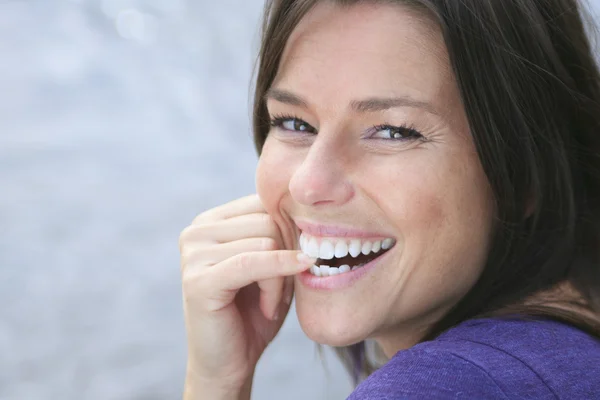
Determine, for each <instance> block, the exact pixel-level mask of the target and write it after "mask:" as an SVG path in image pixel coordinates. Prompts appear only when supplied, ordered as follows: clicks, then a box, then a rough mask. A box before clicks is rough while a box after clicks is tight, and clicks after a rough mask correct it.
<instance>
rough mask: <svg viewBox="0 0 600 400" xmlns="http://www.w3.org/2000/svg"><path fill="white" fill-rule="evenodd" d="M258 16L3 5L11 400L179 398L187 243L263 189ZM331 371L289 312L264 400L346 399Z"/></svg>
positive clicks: (214, 5) (1, 323)
mask: <svg viewBox="0 0 600 400" xmlns="http://www.w3.org/2000/svg"><path fill="white" fill-rule="evenodd" d="M596 3H597V1H593V2H592V4H593V5H594V7H596ZM261 9H262V1H261V0H219V1H209V0H196V1H191V0H29V1H27V0H2V1H0V54H1V55H2V62H0V190H1V196H0V227H1V228H2V229H1V231H0V304H2V306H1V307H0V354H1V356H0V399H2V400H5V399H6V400H8V399H10V400H46V399H52V400H54V399H61V400H63V399H77V400H87V399H89V400H125V399H126V400H132V399H134V400H155V399H156V400H159V399H160V400H162V399H178V398H181V392H182V385H183V377H184V369H185V332H184V326H183V319H182V311H181V290H180V276H179V253H178V248H177V247H178V246H177V241H178V236H179V233H180V231H181V230H182V229H183V228H184V227H185V226H186V225H187V224H189V222H191V220H192V219H193V217H194V216H195V215H196V214H198V213H199V212H201V211H203V210H205V209H207V208H210V207H213V206H216V205H218V204H221V203H224V202H226V201H229V200H232V199H234V198H237V197H240V196H243V195H246V194H249V193H252V192H254V168H255V165H256V156H255V154H254V150H253V145H252V142H251V137H250V128H249V115H250V112H249V84H250V80H251V79H250V78H251V71H252V67H253V57H254V54H255V51H256V49H257V46H258V40H257V28H258V24H259V16H260V11H261ZM327 364H328V367H329V372H326V370H325V369H324V368H323V366H322V364H321V363H320V361H319V359H318V357H317V356H316V352H315V347H314V344H313V343H311V342H310V341H309V340H308V339H307V338H306V337H305V336H304V334H303V333H302V331H301V330H300V328H299V326H298V323H297V320H296V316H295V314H293V313H291V314H290V316H289V318H288V320H287V321H286V324H285V325H284V328H283V330H282V332H281V333H280V335H279V336H278V338H277V339H276V341H275V342H274V343H273V344H272V346H271V347H270V348H269V349H268V350H267V352H266V354H265V356H264V357H263V359H262V360H261V362H260V363H259V367H258V371H257V375H256V381H255V385H254V398H256V399H286V400H294V399H298V400H300V399H302V400H304V399H341V398H344V397H345V396H346V395H347V394H348V393H349V391H350V385H349V381H348V378H347V376H346V374H345V373H344V372H343V371H342V369H341V366H340V364H339V363H338V362H337V360H335V359H334V358H333V357H331V355H330V354H329V356H328V363H327Z"/></svg>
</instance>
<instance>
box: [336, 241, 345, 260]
mask: <svg viewBox="0 0 600 400" xmlns="http://www.w3.org/2000/svg"><path fill="white" fill-rule="evenodd" d="M334 255H335V257H336V258H342V257H346V256H347V255H348V245H347V244H346V242H345V241H344V240H338V242H337V243H336V244H335V254H334Z"/></svg>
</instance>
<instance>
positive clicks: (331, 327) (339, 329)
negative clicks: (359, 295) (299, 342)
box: [296, 296, 371, 347]
mask: <svg viewBox="0 0 600 400" xmlns="http://www.w3.org/2000/svg"><path fill="white" fill-rule="evenodd" d="M302 297H303V296H299V298H298V297H297V298H296V314H297V315H298V320H299V322H300V327H301V328H302V330H303V331H304V333H305V334H306V336H308V337H309V339H310V340H312V341H314V342H316V343H319V344H323V345H327V346H334V347H343V346H350V345H352V344H355V343H358V342H361V341H363V340H365V339H367V338H368V336H369V332H370V331H371V330H370V329H369V324H368V323H366V321H365V320H364V319H362V321H361V318H360V316H359V314H358V313H356V312H355V311H352V310H350V309H349V308H347V307H346V308H345V309H344V307H334V306H331V307H323V306H319V305H315V303H314V302H312V301H310V302H309V301H304V300H305V299H303V298H302Z"/></svg>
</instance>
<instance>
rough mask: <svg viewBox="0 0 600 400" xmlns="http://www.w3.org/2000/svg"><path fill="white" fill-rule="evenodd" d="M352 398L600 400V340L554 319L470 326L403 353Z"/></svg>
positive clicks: (466, 324)
mask: <svg viewBox="0 0 600 400" xmlns="http://www.w3.org/2000/svg"><path fill="white" fill-rule="evenodd" d="M348 399H349V400H357V399H360V400H375V399H378V400H379V399H381V400H383V399H570V400H571V399H572V400H575V399H600V340H599V339H596V338H594V337H593V336H591V335H588V334H586V333H585V332H583V331H581V330H579V329H577V328H574V327H572V326H570V325H566V324H563V323H560V322H555V321H551V320H538V321H531V320H530V321H525V320H501V319H495V318H489V319H480V320H470V321H466V322H464V323H462V324H459V325H458V326H456V327H454V328H452V329H450V330H448V331H446V332H445V333H443V334H442V335H440V336H439V337H438V338H437V339H435V340H432V341H429V342H424V343H420V344H418V345H416V346H413V347H411V348H410V349H407V350H403V351H400V352H398V353H397V354H396V355H395V356H394V357H392V359H391V360H390V361H389V362H388V363H387V364H385V365H384V366H383V367H381V368H380V369H379V370H377V371H376V372H374V373H373V374H372V375H371V376H369V377H368V378H367V379H366V380H365V381H364V382H362V383H361V384H360V385H359V386H358V387H357V388H356V390H355V391H354V392H353V393H352V394H351V395H350V397H348Z"/></svg>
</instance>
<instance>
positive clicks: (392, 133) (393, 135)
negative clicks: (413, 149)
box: [370, 124, 423, 141]
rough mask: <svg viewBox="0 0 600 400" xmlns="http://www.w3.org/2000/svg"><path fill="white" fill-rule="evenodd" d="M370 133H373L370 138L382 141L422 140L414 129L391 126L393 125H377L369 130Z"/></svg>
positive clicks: (403, 126)
mask: <svg viewBox="0 0 600 400" xmlns="http://www.w3.org/2000/svg"><path fill="white" fill-rule="evenodd" d="M371 132H375V133H374V134H373V135H372V136H370V138H373V139H384V140H398V141H404V140H414V139H420V138H423V135H421V133H419V131H417V130H416V129H413V128H410V127H408V126H405V125H402V126H393V125H388V124H384V125H377V126H374V127H373V128H371Z"/></svg>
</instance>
